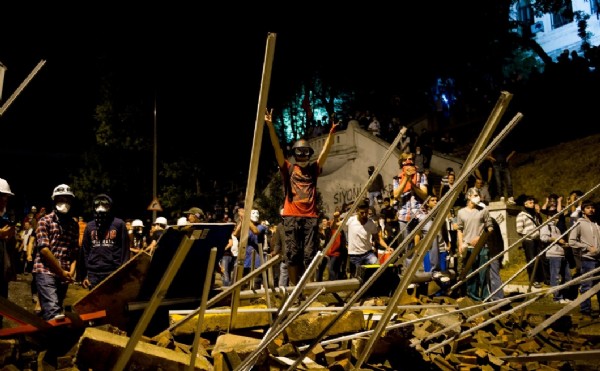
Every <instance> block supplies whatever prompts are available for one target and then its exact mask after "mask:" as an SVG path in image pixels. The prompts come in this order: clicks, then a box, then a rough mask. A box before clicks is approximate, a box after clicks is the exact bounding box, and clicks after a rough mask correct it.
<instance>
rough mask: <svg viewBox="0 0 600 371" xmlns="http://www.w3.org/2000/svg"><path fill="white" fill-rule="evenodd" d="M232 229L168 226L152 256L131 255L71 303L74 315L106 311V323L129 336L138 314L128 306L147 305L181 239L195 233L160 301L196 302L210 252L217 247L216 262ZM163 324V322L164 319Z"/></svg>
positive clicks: (210, 225)
mask: <svg viewBox="0 0 600 371" xmlns="http://www.w3.org/2000/svg"><path fill="white" fill-rule="evenodd" d="M234 226H235V225H234V224H233V223H195V224H190V225H186V226H169V227H168V228H167V230H166V231H165V233H164V234H163V235H162V236H161V238H160V240H159V241H158V244H157V245H156V249H155V251H154V253H153V255H149V254H146V253H143V252H142V253H139V254H137V255H135V256H134V257H133V258H132V259H131V260H129V261H128V262H127V263H125V264H124V265H123V266H121V267H120V268H119V269H117V270H116V271H115V272H113V273H112V274H111V275H110V276H108V277H107V278H106V279H105V280H104V281H102V282H100V284H98V285H97V286H96V287H94V289H93V290H91V291H90V292H89V294H87V295H86V296H84V297H83V298H81V299H80V300H79V301H77V302H75V303H74V304H73V309H74V311H75V312H76V313H79V314H83V313H90V312H95V311H98V310H106V313H107V316H106V322H107V323H109V324H111V325H113V326H116V327H118V328H120V329H121V330H123V331H128V332H129V331H130V330H132V329H133V328H134V327H135V323H136V322H137V321H138V320H139V318H138V313H131V312H130V311H128V310H127V307H128V304H129V303H133V302H148V301H149V300H150V299H151V297H152V295H153V293H154V290H155V289H156V287H157V286H158V285H159V283H160V280H161V278H162V277H163V276H164V274H165V272H166V271H167V267H168V265H169V264H170V262H171V261H172V260H173V259H174V257H175V253H176V251H177V246H178V245H179V243H180V242H181V240H182V239H183V238H184V237H186V236H189V235H191V234H192V233H197V234H199V235H200V237H199V238H198V239H196V240H194V241H193V245H192V247H191V249H190V251H189V253H188V255H187V257H186V259H185V260H184V261H183V262H181V266H180V268H179V270H178V271H177V273H176V275H175V277H174V278H173V281H172V284H171V285H170V287H168V288H167V292H166V293H165V294H164V298H166V299H173V300H174V301H177V299H181V298H186V299H191V298H198V300H199V299H200V297H201V294H202V287H203V282H204V279H205V277H204V274H205V272H206V264H207V262H208V256H209V254H210V249H211V248H212V247H217V261H219V259H220V258H221V256H223V252H224V249H225V245H226V244H227V241H228V240H229V237H230V236H231V233H232V232H233V228H234ZM213 277H214V275H213ZM213 279H214V278H213ZM211 284H212V282H211ZM174 307H176V306H175V305H167V306H166V308H165V312H166V310H168V309H169V308H171V309H172V308H174ZM165 321H167V319H166V316H165ZM165 327H166V326H165Z"/></svg>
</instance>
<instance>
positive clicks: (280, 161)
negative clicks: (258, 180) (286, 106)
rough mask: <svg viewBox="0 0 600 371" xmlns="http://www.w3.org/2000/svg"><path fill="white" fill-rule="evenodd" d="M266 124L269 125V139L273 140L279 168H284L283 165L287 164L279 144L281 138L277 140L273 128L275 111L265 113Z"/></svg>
mask: <svg viewBox="0 0 600 371" xmlns="http://www.w3.org/2000/svg"><path fill="white" fill-rule="evenodd" d="M265 123H266V124H267V128H268V129H269V137H270V138H271V144H272V145H273V150H274V151H275V159H276V160H277V165H279V167H282V166H283V163H284V162H285V156H284V154H283V150H282V149H281V145H280V144H279V138H277V133H276V132H275V127H274V126H273V109H271V110H270V111H269V110H267V111H266V112H265Z"/></svg>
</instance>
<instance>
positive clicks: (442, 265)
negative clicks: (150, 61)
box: [247, 113, 600, 314]
mask: <svg viewBox="0 0 600 371" xmlns="http://www.w3.org/2000/svg"><path fill="white" fill-rule="evenodd" d="M266 124H267V127H268V129H269V132H270V135H271V143H272V145H273V148H274V151H275V154H276V158H277V159H278V164H279V168H280V175H281V177H282V181H283V184H284V187H283V189H284V190H285V195H284V196H285V197H284V205H282V206H283V208H282V209H281V220H280V221H279V223H269V222H265V221H262V222H260V221H258V220H254V224H255V225H261V224H262V225H264V226H265V228H263V229H262V230H258V232H256V233H257V235H256V237H257V239H256V242H255V243H254V246H260V249H258V248H257V249H255V250H254V253H255V254H258V253H259V250H262V251H263V252H262V253H263V254H264V258H265V259H266V258H269V257H271V256H274V255H277V254H282V255H283V258H284V259H283V261H282V263H281V264H280V266H278V267H277V269H276V270H274V275H275V276H276V277H277V278H276V279H275V284H278V285H286V286H287V285H295V284H297V282H298V279H299V277H300V276H301V275H302V272H303V271H304V270H305V269H306V268H307V267H308V265H309V264H310V263H311V261H312V259H313V258H314V256H315V254H316V252H318V251H323V253H324V258H323V261H322V262H321V264H320V265H319V267H318V269H317V272H316V273H315V275H314V277H311V278H310V279H311V280H317V281H322V280H336V279H344V278H349V277H353V276H355V275H356V274H357V272H359V270H360V268H361V267H364V266H366V265H370V264H382V263H383V262H385V261H386V260H385V259H386V258H387V257H389V255H390V253H391V252H392V251H393V250H394V249H397V248H403V249H405V250H406V252H405V253H404V254H402V255H401V256H403V257H404V258H405V259H406V260H402V261H401V264H400V265H399V266H400V268H402V266H404V267H406V266H407V265H408V264H410V263H411V258H412V252H414V251H416V249H417V247H419V244H420V243H421V242H422V241H425V236H426V235H427V233H428V232H429V228H430V227H431V225H432V221H433V220H434V218H438V217H443V218H444V221H443V223H441V225H442V227H441V230H440V231H438V232H437V235H436V236H435V237H434V238H432V239H431V241H432V242H431V246H427V247H426V248H425V254H424V258H423V261H422V263H421V264H420V265H419V268H418V269H419V270H420V271H423V272H429V273H431V274H432V277H438V278H440V282H442V283H444V282H448V280H450V279H451V278H452V277H462V278H464V277H470V276H471V273H473V272H476V271H477V272H479V273H478V274H476V275H473V277H470V278H469V279H467V280H466V281H465V282H464V285H463V286H464V288H463V289H462V291H461V293H462V294H463V295H466V296H469V297H470V298H472V299H474V300H479V301H482V300H488V299H492V300H497V299H501V298H503V297H504V293H503V287H504V286H505V285H504V284H503V282H502V279H501V275H500V269H501V266H502V262H501V260H502V255H503V253H504V252H505V251H504V249H505V244H504V241H503V237H502V234H501V232H500V226H499V224H498V222H497V221H496V220H495V219H494V218H492V217H491V216H490V212H489V210H488V206H489V204H490V202H493V201H496V202H504V203H506V204H507V205H512V207H516V208H522V211H521V212H520V213H519V214H518V216H517V218H516V222H515V223H516V225H515V228H516V231H517V233H518V234H519V235H520V236H521V237H522V242H521V246H522V249H523V251H524V253H525V258H526V264H527V273H528V278H529V279H530V282H531V285H532V286H533V287H535V288H538V289H539V288H543V287H544V286H546V287H547V288H549V289H550V288H555V287H557V286H559V285H563V286H565V284H567V283H568V282H569V281H570V280H571V279H572V277H574V276H576V275H580V274H585V273H586V272H589V271H591V270H593V269H595V268H596V267H598V266H599V265H600V260H599V258H600V253H599V252H598V248H597V246H598V241H600V228H599V227H598V224H597V221H596V218H595V216H594V213H595V205H594V203H593V202H592V201H589V200H588V201H583V199H582V195H583V193H582V192H581V191H578V190H575V191H573V192H571V194H570V195H569V202H570V203H574V205H573V206H572V207H570V208H569V209H568V210H567V209H564V208H563V206H562V197H559V196H557V195H556V194H550V195H548V197H547V198H546V202H545V203H544V204H543V205H540V203H539V202H538V200H537V198H536V197H534V196H531V195H521V196H519V197H515V196H514V195H513V190H512V182H511V179H510V170H509V169H510V167H509V165H508V163H509V162H510V160H511V158H512V157H513V156H514V154H515V152H514V151H505V150H504V148H502V147H499V148H497V149H496V150H495V151H493V152H492V153H491V154H490V155H489V156H488V158H487V159H486V161H485V162H484V163H483V164H482V165H481V166H480V167H478V168H477V169H475V170H474V171H473V173H472V174H470V175H471V176H470V179H469V180H468V181H467V184H466V185H465V186H463V187H462V188H461V190H460V191H459V192H458V197H457V198H456V201H455V203H454V204H453V206H452V207H451V208H450V211H449V213H448V215H445V216H434V217H433V218H430V216H429V213H430V211H431V210H432V209H434V208H435V206H436V205H437V202H438V201H439V199H441V197H443V196H444V194H445V193H447V192H448V191H449V190H450V189H452V187H453V186H454V185H455V177H456V174H455V173H454V170H453V169H452V168H449V169H447V174H446V176H444V177H443V178H442V180H441V182H440V184H439V186H437V187H430V185H429V184H428V182H429V179H428V176H427V173H426V172H425V171H422V169H420V166H418V165H417V164H416V163H417V160H416V158H417V156H416V154H415V153H413V152H410V151H408V152H405V153H403V154H402V155H401V157H400V159H399V173H398V175H397V176H395V177H394V179H393V180H394V182H393V191H392V192H388V194H389V195H388V194H386V190H384V189H382V188H381V186H380V185H379V184H381V181H380V179H379V177H380V176H377V174H376V175H375V176H373V173H374V167H372V166H371V167H369V168H368V169H367V170H368V174H369V177H372V176H373V177H374V179H373V181H372V182H370V183H369V184H370V187H369V189H368V193H367V195H368V197H366V198H365V199H364V200H356V201H355V202H357V203H358V204H357V205H356V207H355V208H353V209H354V213H353V215H349V216H348V217H347V218H346V217H345V216H346V213H347V212H348V210H350V209H351V206H352V205H344V207H342V208H341V209H336V210H335V211H334V213H333V215H332V216H328V215H324V214H323V213H321V212H320V211H319V210H317V209H316V206H315V205H316V204H315V199H314V197H315V192H316V187H317V179H318V177H319V175H320V173H321V171H322V166H323V164H324V162H325V160H326V157H327V154H328V151H329V146H328V141H329V139H330V137H328V141H326V143H325V145H324V147H323V149H322V152H321V153H320V154H319V156H318V157H317V160H316V161H312V162H311V161H310V158H311V156H312V155H313V150H312V148H310V146H309V144H308V142H307V141H305V140H299V141H297V142H296V143H294V145H293V146H292V148H291V151H290V152H291V157H292V158H293V159H292V158H289V159H288V158H287V157H286V156H284V155H283V151H282V150H281V147H280V145H279V141H278V139H277V136H276V134H275V132H274V129H273V126H272V123H271V116H270V113H268V114H267V116H266ZM335 130H336V124H333V125H332V126H331V129H330V136H331V135H332V134H333V133H334V132H335ZM378 179H379V180H378ZM374 184H375V186H373V185H374ZM490 185H494V187H493V189H490ZM575 201H577V202H575ZM256 213H258V211H256ZM257 215H258V214H257ZM426 218H427V219H429V221H428V222H427V223H426V224H425V225H424V226H423V227H421V228H420V229H419V230H417V231H415V227H416V226H417V225H419V224H420V222H421V221H422V220H424V219H426ZM343 220H346V222H345V223H344V224H342V221H343ZM542 227H543V228H542ZM570 227H572V229H569V228H570ZM251 228H252V227H251ZM411 232H415V233H411ZM251 233H255V231H254V230H252V231H251ZM409 235H414V238H412V239H411V240H409V241H408V240H406V238H407V237H408V236H409ZM399 261H400V260H399ZM247 267H248V268H250V269H255V268H256V266H251V265H248V266H247ZM252 267H254V268H252ZM290 268H291V269H290ZM452 273H453V274H454V276H453V274H452ZM588 282H589V281H587V282H586V281H584V282H582V283H581V284H577V285H574V287H575V289H573V288H563V289H560V290H558V289H557V290H555V291H554V293H553V298H554V300H555V301H556V302H557V303H561V304H565V303H569V302H570V301H571V300H573V296H572V292H576V294H580V293H584V292H586V291H587V290H589V289H590V288H591V283H588ZM561 287H562V286H561ZM442 288H443V285H442ZM442 292H443V291H442ZM568 292H570V293H571V294H570V295H568V294H567V293H568ZM590 305H591V304H590V301H589V300H588V301H586V302H584V303H582V305H581V308H580V310H581V313H584V314H591V307H590Z"/></svg>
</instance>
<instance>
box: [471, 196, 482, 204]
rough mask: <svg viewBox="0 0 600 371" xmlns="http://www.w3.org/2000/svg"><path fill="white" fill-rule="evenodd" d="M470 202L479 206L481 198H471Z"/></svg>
mask: <svg viewBox="0 0 600 371" xmlns="http://www.w3.org/2000/svg"><path fill="white" fill-rule="evenodd" d="M471 202H472V203H474V204H475V205H479V202H481V197H479V196H473V197H471Z"/></svg>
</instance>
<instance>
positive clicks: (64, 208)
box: [56, 202, 71, 214]
mask: <svg viewBox="0 0 600 371" xmlns="http://www.w3.org/2000/svg"><path fill="white" fill-rule="evenodd" d="M70 209H71V205H70V204H68V203H66V202H59V203H57V204H56V211H58V212H59V213H61V214H66V213H68V212H69V210H70Z"/></svg>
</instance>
